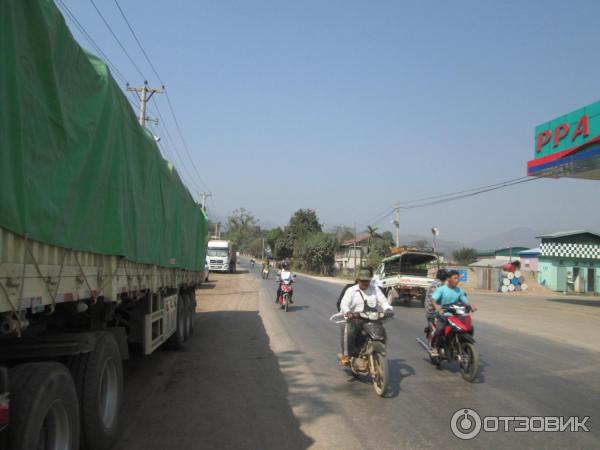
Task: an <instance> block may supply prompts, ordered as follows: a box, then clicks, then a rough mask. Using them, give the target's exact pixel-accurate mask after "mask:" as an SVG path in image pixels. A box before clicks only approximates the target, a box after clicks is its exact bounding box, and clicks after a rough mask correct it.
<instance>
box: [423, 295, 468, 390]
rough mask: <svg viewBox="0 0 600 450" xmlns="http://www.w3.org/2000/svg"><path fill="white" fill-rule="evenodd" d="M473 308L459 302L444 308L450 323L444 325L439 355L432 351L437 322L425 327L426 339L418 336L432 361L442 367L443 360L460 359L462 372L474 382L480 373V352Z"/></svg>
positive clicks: (463, 375)
mask: <svg viewBox="0 0 600 450" xmlns="http://www.w3.org/2000/svg"><path fill="white" fill-rule="evenodd" d="M471 311H472V308H471V306H470V305H468V304H465V303H462V302H459V303H454V304H452V305H449V306H448V307H445V308H444V312H449V313H450V315H449V316H447V318H448V323H447V324H446V325H445V326H444V332H443V334H442V337H441V339H440V348H439V355H438V356H433V355H432V353H431V350H432V349H431V338H432V337H433V334H434V333H435V330H436V326H437V323H435V322H434V323H431V324H430V325H429V326H428V327H427V328H425V330H424V331H425V339H426V341H427V342H425V341H423V340H422V339H419V338H417V342H418V343H419V344H420V345H421V346H422V347H423V348H424V349H425V351H426V352H427V353H428V354H429V359H430V361H431V363H432V364H433V365H435V366H438V367H440V365H441V362H442V361H449V362H452V361H458V363H459V365H460V373H461V375H462V377H463V379H465V380H466V381H468V382H470V383H471V382H473V381H475V379H476V378H477V375H478V374H479V353H478V352H477V348H475V339H474V338H473V333H474V329H473V325H472V320H471V314H470V313H471Z"/></svg>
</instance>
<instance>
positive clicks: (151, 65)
mask: <svg viewBox="0 0 600 450" xmlns="http://www.w3.org/2000/svg"><path fill="white" fill-rule="evenodd" d="M114 1H115V5H117V8H118V9H119V12H120V13H121V17H123V20H124V21H125V23H126V24H127V27H128V28H129V31H131V34H132V35H133V38H134V39H135V42H137V45H138V47H140V50H141V51H142V54H143V55H144V58H146V61H147V62H148V64H149V65H150V68H151V69H152V71H153V72H154V75H156V78H158V81H160V84H161V85H162V86H164V85H165V83H163V81H162V79H161V78H160V75H159V74H158V71H157V70H156V68H155V67H154V64H152V61H151V60H150V57H149V56H148V54H147V53H146V50H144V46H143V45H142V43H141V42H140V40H139V39H138V37H137V34H135V31H133V27H132V26H131V23H129V20H128V19H127V16H126V15H125V12H124V11H123V9H122V8H121V5H119V2H118V1H117V0H114Z"/></svg>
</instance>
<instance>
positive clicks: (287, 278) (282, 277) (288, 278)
mask: <svg viewBox="0 0 600 450" xmlns="http://www.w3.org/2000/svg"><path fill="white" fill-rule="evenodd" d="M279 281H281V282H282V283H290V282H292V281H294V274H293V273H292V272H290V271H289V270H282V271H281V272H279Z"/></svg>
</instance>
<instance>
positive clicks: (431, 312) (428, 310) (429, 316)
mask: <svg viewBox="0 0 600 450" xmlns="http://www.w3.org/2000/svg"><path fill="white" fill-rule="evenodd" d="M447 277H448V271H447V270H446V269H438V271H437V272H436V274H435V280H433V282H432V283H431V286H429V289H427V295H426V296H425V319H426V320H427V327H428V328H429V326H430V324H431V323H432V322H433V321H435V316H436V313H435V311H436V310H435V306H433V302H434V300H433V299H432V298H431V296H432V295H433V293H434V292H435V291H436V289H437V288H439V287H440V286H442V285H443V284H445V283H446V278H447Z"/></svg>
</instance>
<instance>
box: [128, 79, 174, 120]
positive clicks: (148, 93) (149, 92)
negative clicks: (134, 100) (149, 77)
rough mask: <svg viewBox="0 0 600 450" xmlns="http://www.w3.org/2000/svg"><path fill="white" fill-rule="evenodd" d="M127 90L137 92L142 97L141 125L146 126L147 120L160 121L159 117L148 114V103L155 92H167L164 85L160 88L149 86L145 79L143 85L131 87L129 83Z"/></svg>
mask: <svg viewBox="0 0 600 450" xmlns="http://www.w3.org/2000/svg"><path fill="white" fill-rule="evenodd" d="M127 90H128V91H131V92H135V93H136V94H137V96H138V98H139V99H140V117H139V121H140V125H141V126H146V121H148V122H155V123H158V119H151V118H150V117H147V116H146V103H148V100H150V98H152V96H153V95H154V94H163V93H164V92H165V87H164V86H162V87H161V88H160V89H156V88H149V87H148V82H147V81H144V85H143V86H142V87H131V86H129V85H127Z"/></svg>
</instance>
